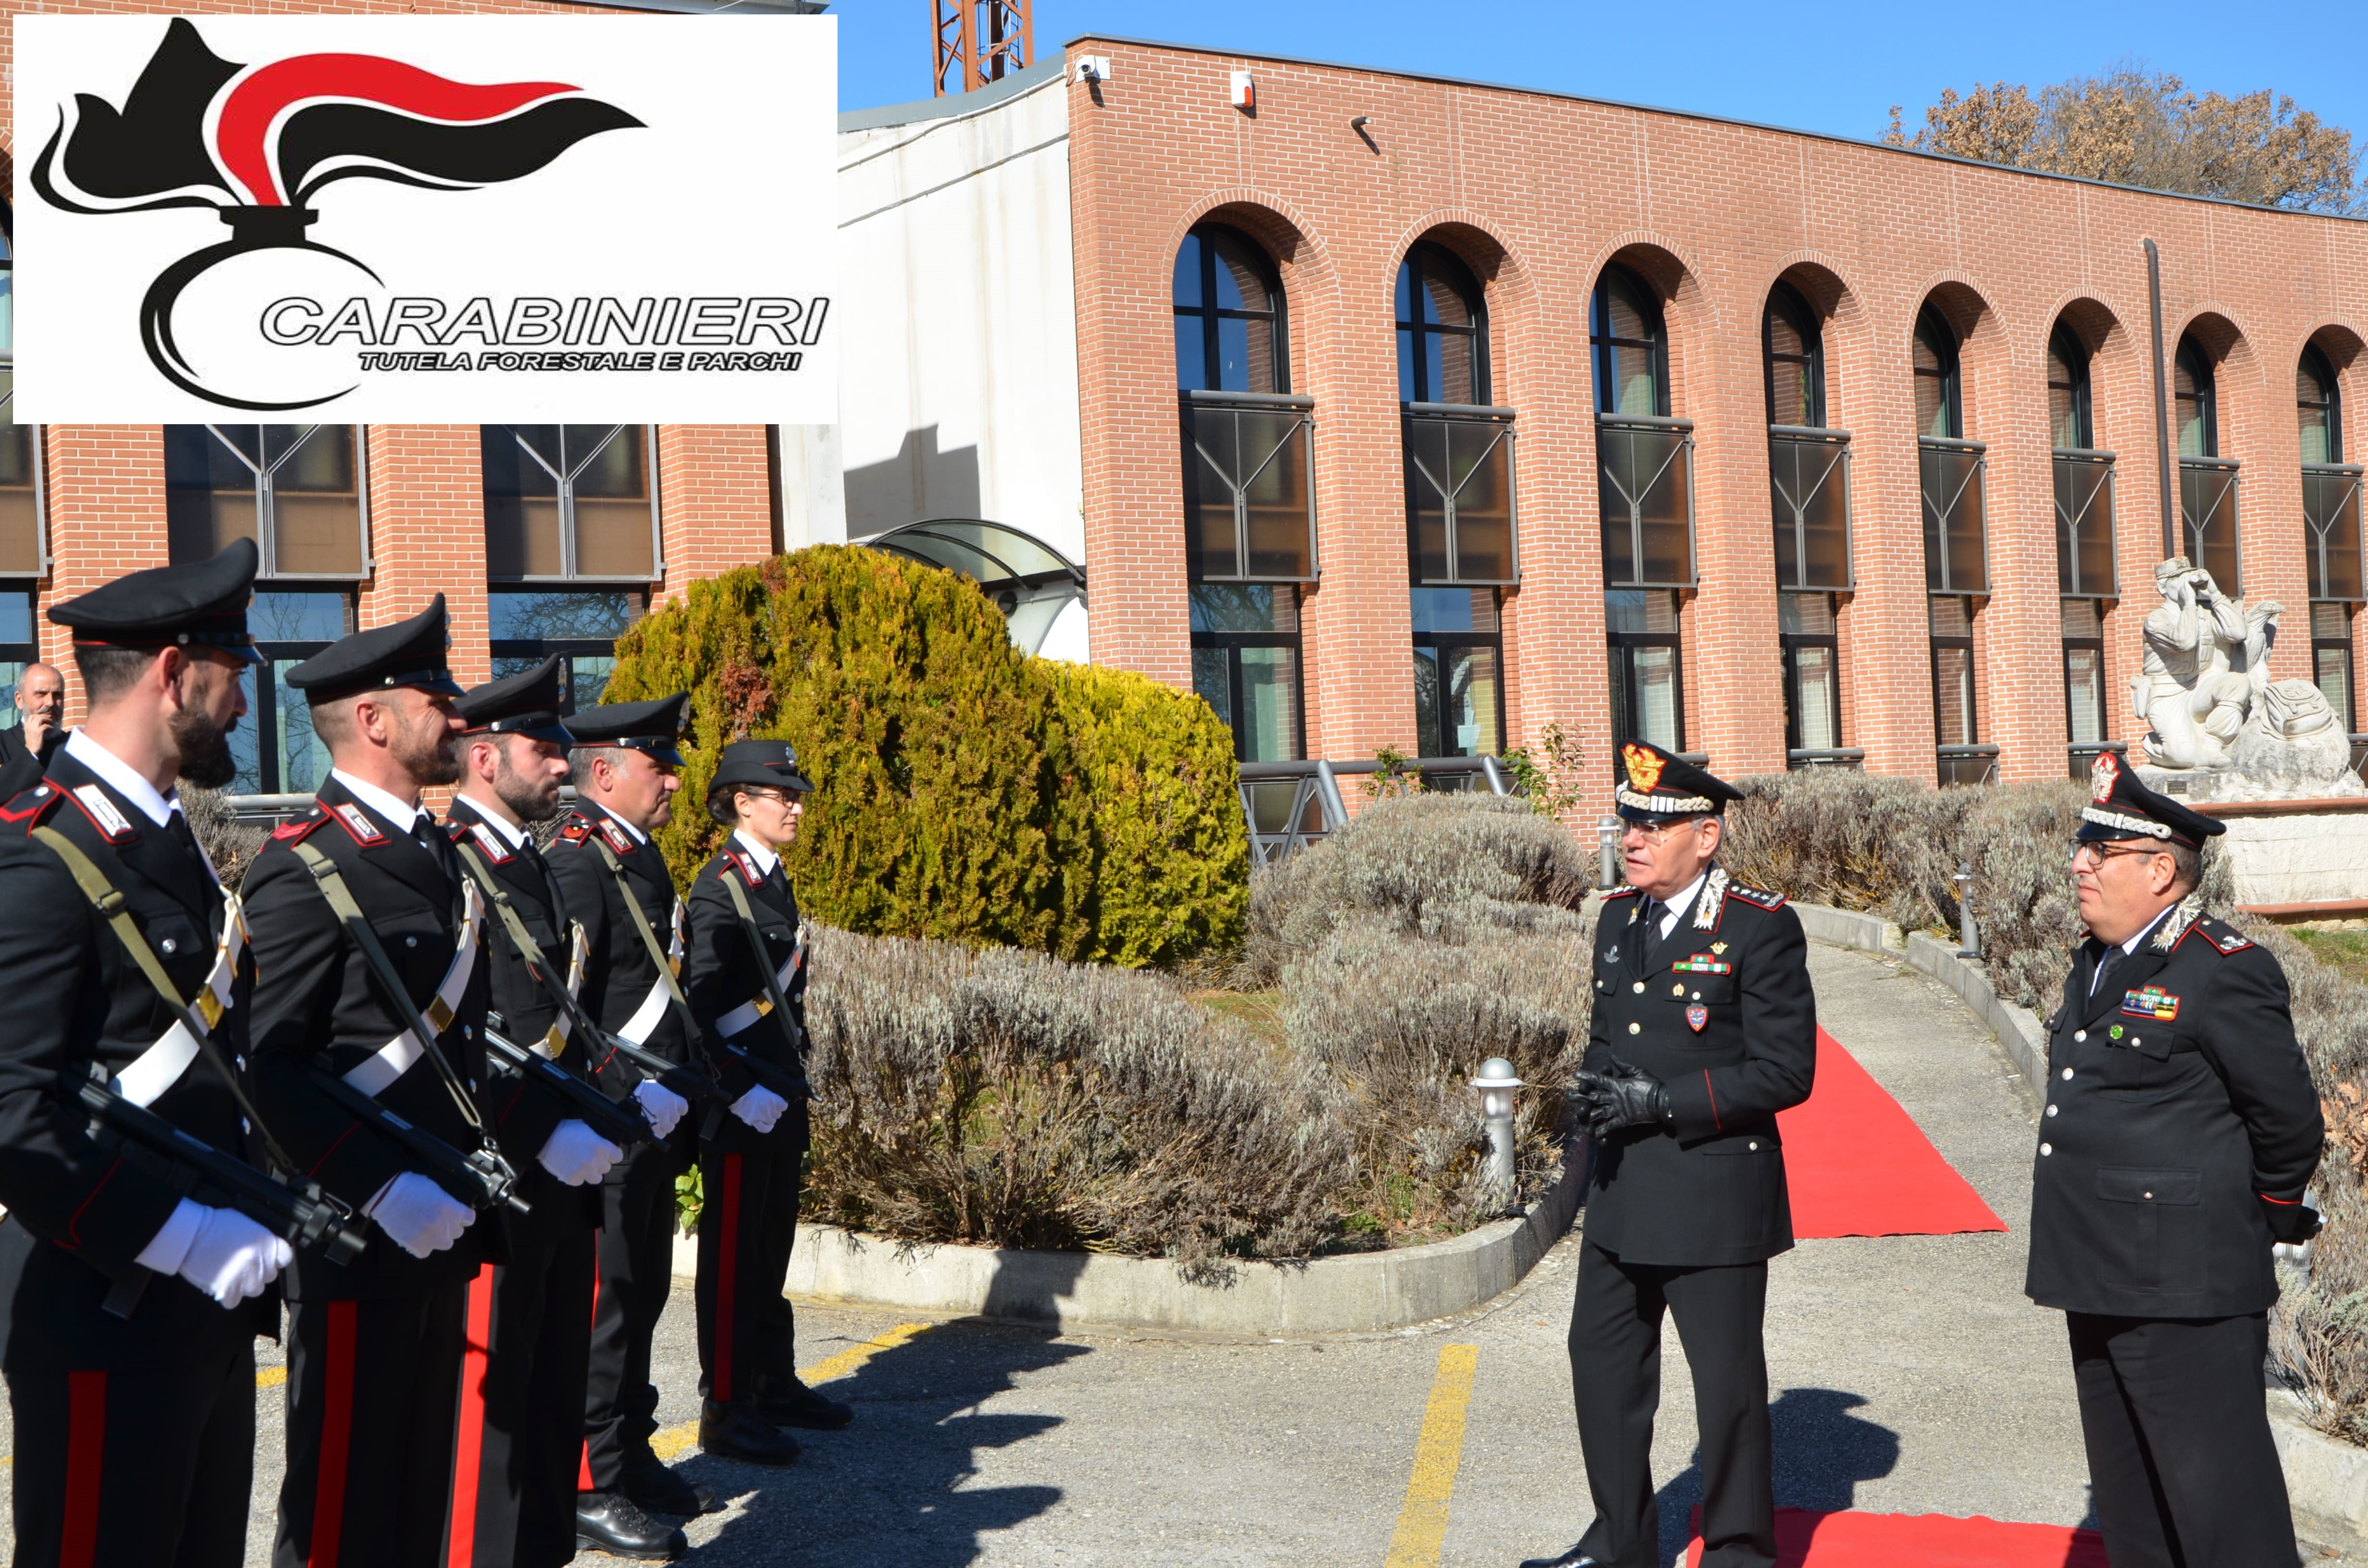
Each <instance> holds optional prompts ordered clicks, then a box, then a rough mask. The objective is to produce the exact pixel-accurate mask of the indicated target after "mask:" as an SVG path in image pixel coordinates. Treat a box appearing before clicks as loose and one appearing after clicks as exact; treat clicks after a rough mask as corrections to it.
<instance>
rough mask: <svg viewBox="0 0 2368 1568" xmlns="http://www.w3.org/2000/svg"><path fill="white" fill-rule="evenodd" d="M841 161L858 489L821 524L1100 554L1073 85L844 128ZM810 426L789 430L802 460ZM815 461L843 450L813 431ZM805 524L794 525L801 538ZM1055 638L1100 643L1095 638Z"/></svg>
mask: <svg viewBox="0 0 2368 1568" xmlns="http://www.w3.org/2000/svg"><path fill="white" fill-rule="evenodd" d="M930 107H932V108H934V107H936V106H930ZM857 118H860V117H857ZM838 160H839V178H838V199H839V263H838V267H839V288H840V290H841V293H840V298H841V300H842V301H843V304H842V306H841V308H842V309H844V310H845V311H846V312H847V315H846V318H845V331H846V333H847V337H846V343H847V346H848V347H847V351H846V352H845V354H843V355H842V357H841V360H840V363H841V366H842V369H841V372H840V378H841V379H840V386H839V426H838V432H837V452H836V454H835V455H836V459H837V462H838V464H839V466H840V471H841V473H842V475H843V480H844V491H843V494H844V496H845V504H844V507H843V510H842V512H841V515H840V517H837V518H836V519H833V518H829V517H826V515H825V513H826V507H825V506H823V505H820V504H814V505H813V506H810V508H809V510H810V513H811V517H810V521H808V522H807V523H806V524H805V525H804V527H805V528H806V532H805V534H804V536H803V537H805V538H807V539H810V540H814V541H815V542H821V541H823V540H827V539H831V538H846V537H854V538H861V537H863V536H865V535H867V534H871V533H877V532H880V531H881V530H882V529H885V528H894V527H896V526H898V525H899V524H903V523H908V522H913V521H916V520H917V519H919V518H922V517H985V518H988V519H991V520H993V521H995V522H999V523H1005V524H1008V525H1009V526H1010V527H1013V528H1019V529H1021V530H1023V531H1025V532H1027V533H1030V534H1033V535H1035V536H1036V537H1037V538H1039V539H1041V540H1043V541H1044V542H1045V543H1047V544H1049V545H1051V546H1052V547H1053V549H1055V550H1057V551H1061V553H1062V554H1064V555H1065V556H1067V557H1068V558H1069V559H1070V560H1072V561H1076V562H1083V561H1084V559H1085V525H1084V517H1083V513H1082V506H1083V481H1082V477H1081V472H1080V448H1079V440H1078V427H1077V425H1078V422H1077V325H1076V322H1077V315H1076V278H1075V272H1074V269H1073V267H1072V266H1071V255H1070V234H1069V126H1068V95H1067V93H1066V92H1065V90H1064V87H1063V85H1062V79H1061V76H1060V74H1059V73H1058V71H1057V70H1055V71H1053V72H1050V73H1047V74H1046V77H1045V79H1044V80H1043V81H1042V83H1041V84H1039V85H1032V86H1030V87H1027V88H1025V89H1024V90H1021V91H1019V92H1018V93H1017V94H1015V95H1013V96H1008V97H1002V98H1001V99H1000V100H999V101H997V102H994V103H992V104H989V105H988V106H986V107H985V108H979V109H975V110H971V111H968V112H964V113H959V114H954V115H948V116H943V117H940V118H936V119H916V120H913V121H910V122H907V123H905V124H902V125H886V126H879V127H876V128H871V129H865V130H857V131H842V132H841V133H840V134H839V138H838ZM792 434H793V432H791V431H788V430H785V431H783V432H782V435H783V437H784V439H783V443H782V445H783V457H784V469H785V471H786V470H788V469H790V468H791V463H790V462H789V449H790V448H791V446H792V445H794V444H796V443H793V442H792V441H791V439H790V437H791V436H792ZM827 456H829V454H825V453H823V452H821V451H819V450H818V449H816V447H815V445H814V443H811V442H809V443H807V444H806V445H805V447H804V449H803V458H804V459H805V460H808V461H809V462H813V463H819V462H821V461H824V460H825V459H826V458H827ZM805 472H806V474H807V475H808V476H809V477H802V478H801V480H800V483H801V484H803V485H804V486H805V487H806V488H807V489H809V490H811V489H813V488H814V481H813V477H811V475H812V471H811V470H808V471H805ZM783 488H784V490H785V492H786V491H788V490H789V489H790V484H789V474H788V472H785V473H784V484H783ZM784 499H785V500H788V499H789V497H788V496H787V495H785V497H784ZM791 505H792V507H794V506H795V503H791ZM799 527H800V525H799V524H798V523H797V522H795V521H791V532H792V534H793V535H795V534H796V533H797V530H798V528H799ZM1064 619H1067V618H1065V617H1064ZM1060 630H1061V632H1063V633H1067V632H1070V631H1071V630H1072V629H1071V628H1068V627H1065V626H1064V627H1063V628H1061V629H1060ZM1055 641H1057V642H1060V643H1062V644H1063V645H1064V647H1063V649H1062V650H1061V651H1062V652H1064V653H1065V652H1066V651H1067V645H1068V644H1070V643H1071V642H1073V641H1074V642H1075V644H1076V646H1077V648H1079V649H1080V650H1082V646H1083V639H1082V636H1081V635H1080V636H1076V637H1074V639H1073V638H1072V637H1071V636H1068V635H1059V634H1056V638H1055ZM1045 652H1047V653H1054V652H1055V650H1054V648H1053V646H1051V645H1050V644H1048V645H1047V647H1046V649H1045Z"/></svg>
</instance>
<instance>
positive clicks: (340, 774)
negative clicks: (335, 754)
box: [329, 767, 435, 833]
mask: <svg viewBox="0 0 2368 1568" xmlns="http://www.w3.org/2000/svg"><path fill="white" fill-rule="evenodd" d="M329 777H330V778H334V779H336V781H337V782H338V783H340V784H343V785H344V786H345V787H346V788H347V790H351V791H352V792H353V796H354V799H356V800H357V801H360V802H361V803H362V804H363V805H365V806H368V807H369V808H370V810H372V811H374V812H377V813H378V814H379V815H381V816H382V817H384V818H385V819H386V820H387V821H389V822H391V823H393V824H394V826H395V830H396V831H397V832H399V833H409V832H410V831H411V830H412V829H413V828H415V827H417V826H418V825H419V824H420V821H421V820H422V819H423V818H425V819H426V820H427V821H428V822H430V823H432V822H434V821H435V819H434V818H433V817H429V816H428V815H427V807H425V806H422V805H418V804H416V803H415V802H413V801H404V800H398V799H396V798H395V797H394V796H393V795H390V794H388V793H387V792H386V791H385V790H381V789H380V788H379V787H378V786H377V785H375V784H371V783H367V782H365V781H364V780H362V779H359V778H355V777H354V776H353V775H352V774H350V773H348V772H347V771H346V770H345V769H344V768H342V767H333V768H331V769H329Z"/></svg>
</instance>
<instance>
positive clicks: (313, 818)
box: [271, 806, 329, 844]
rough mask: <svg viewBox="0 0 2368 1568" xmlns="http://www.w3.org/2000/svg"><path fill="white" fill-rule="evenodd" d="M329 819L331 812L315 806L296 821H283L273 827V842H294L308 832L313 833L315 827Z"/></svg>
mask: <svg viewBox="0 0 2368 1568" xmlns="http://www.w3.org/2000/svg"><path fill="white" fill-rule="evenodd" d="M328 820H329V813H328V812H326V811H324V810H323V809H322V808H321V807H319V806H314V807H313V809H312V810H311V811H309V812H305V813H304V814H303V815H302V816H301V817H298V818H297V819H296V820H295V821H293V822H283V823H281V824H279V826H278V827H275V828H273V829H272V830H271V838H272V842H274V843H276V844H294V843H296V842H297V841H298V840H300V839H302V837H303V836H304V835H306V834H309V833H311V832H312V831H313V829H314V828H316V827H318V826H320V825H321V824H323V823H324V822H327V821H328Z"/></svg>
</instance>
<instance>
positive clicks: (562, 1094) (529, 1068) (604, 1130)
mask: <svg viewBox="0 0 2368 1568" xmlns="http://www.w3.org/2000/svg"><path fill="white" fill-rule="evenodd" d="M485 1050H486V1051H488V1052H489V1053H490V1054H491V1055H492V1056H493V1057H494V1059H495V1060H496V1061H497V1062H501V1063H502V1064H503V1065H504V1066H506V1067H507V1068H508V1069H509V1070H510V1071H511V1072H513V1073H515V1074H518V1076H519V1077H520V1078H523V1079H525V1080H526V1081H527V1082H528V1083H529V1084H534V1085H539V1086H541V1088H543V1089H544V1090H546V1091H547V1092H549V1093H551V1094H552V1095H554V1096H557V1097H558V1099H559V1101H560V1103H561V1104H563V1105H564V1106H565V1107H567V1108H568V1109H569V1111H570V1112H572V1113H573V1114H574V1116H575V1119H576V1120H578V1121H580V1122H582V1123H583V1124H584V1125H585V1126H586V1127H588V1128H590V1129H591V1130H592V1131H595V1132H597V1133H598V1134H599V1135H600V1136H601V1137H603V1138H606V1139H607V1140H608V1141H609V1142H611V1143H614V1144H616V1145H617V1147H619V1148H620V1149H630V1148H632V1146H633V1145H634V1144H636V1143H641V1142H648V1141H649V1139H650V1138H651V1137H652V1133H651V1131H650V1124H649V1119H648V1118H646V1117H644V1116H643V1114H642V1109H641V1107H640V1106H639V1105H638V1104H634V1105H631V1106H627V1105H620V1104H619V1103H618V1102H617V1101H615V1100H612V1099H610V1098H609V1096H606V1095H604V1094H602V1093H601V1092H600V1091H599V1090H598V1088H595V1087H594V1086H593V1085H591V1084H589V1083H587V1082H586V1081H585V1080H584V1079H582V1078H579V1077H577V1076H576V1075H575V1074H573V1073H570V1072H568V1071H567V1070H566V1069H564V1068H563V1067H561V1066H560V1065H559V1064H558V1063H557V1062H552V1061H551V1060H549V1059H548V1058H546V1057H543V1056H540V1055H538V1054H536V1053H535V1052H534V1051H529V1050H528V1049H527V1048H526V1047H525V1046H522V1045H520V1044H518V1042H517V1041H516V1040H511V1039H509V1038H508V1037H507V1036H506V1035H503V1034H500V1033H497V1032H496V1031H495V1030H494V1029H491V1028H488V1029H486V1030H485Z"/></svg>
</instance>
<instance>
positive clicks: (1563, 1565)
mask: <svg viewBox="0 0 2368 1568" xmlns="http://www.w3.org/2000/svg"><path fill="white" fill-rule="evenodd" d="M1521 1568H1603V1563H1602V1562H1601V1560H1600V1559H1598V1558H1593V1557H1589V1556H1588V1554H1587V1553H1586V1551H1583V1550H1581V1549H1580V1548H1578V1547H1576V1546H1574V1547H1572V1548H1571V1549H1570V1550H1569V1551H1565V1552H1564V1553H1563V1554H1562V1555H1561V1556H1560V1557H1532V1558H1530V1559H1528V1560H1527V1561H1526V1562H1523V1563H1522V1564H1521Z"/></svg>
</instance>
